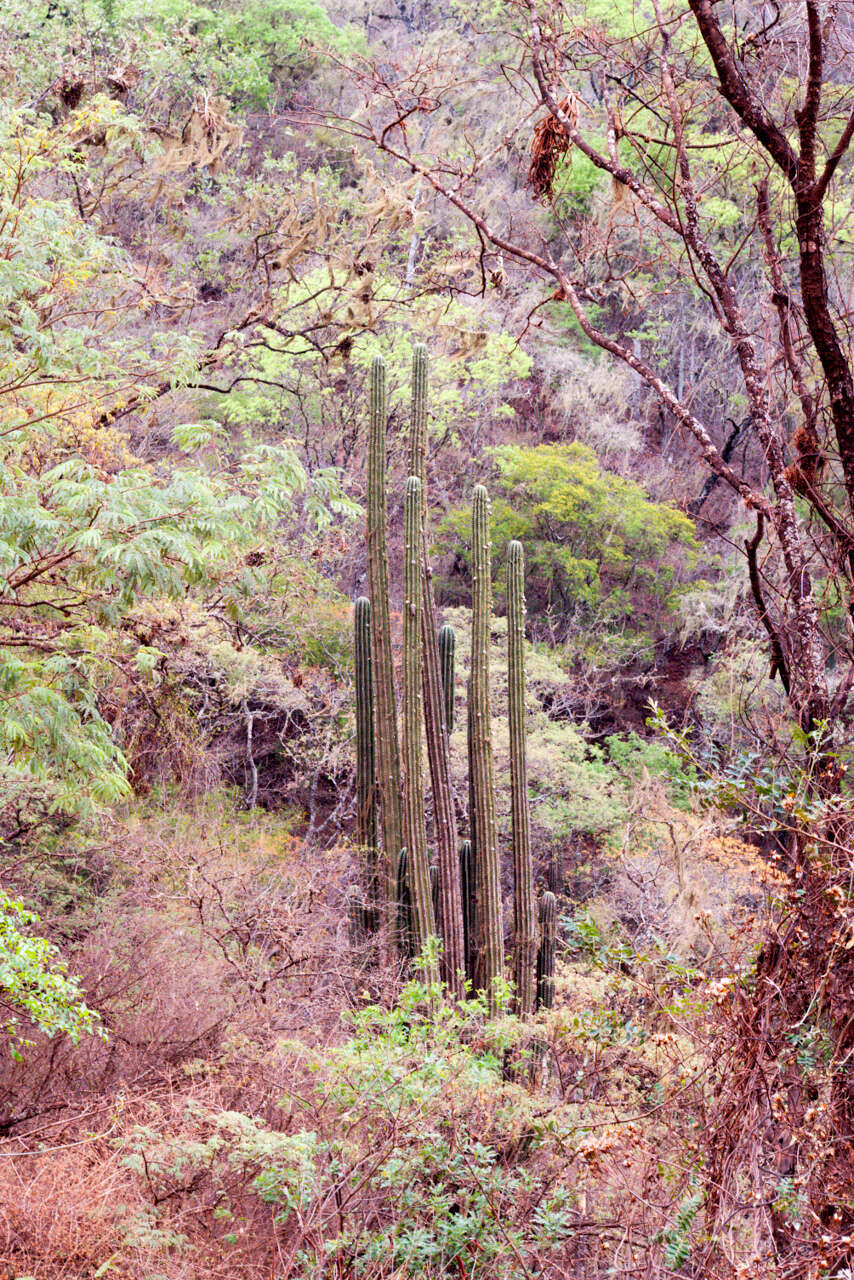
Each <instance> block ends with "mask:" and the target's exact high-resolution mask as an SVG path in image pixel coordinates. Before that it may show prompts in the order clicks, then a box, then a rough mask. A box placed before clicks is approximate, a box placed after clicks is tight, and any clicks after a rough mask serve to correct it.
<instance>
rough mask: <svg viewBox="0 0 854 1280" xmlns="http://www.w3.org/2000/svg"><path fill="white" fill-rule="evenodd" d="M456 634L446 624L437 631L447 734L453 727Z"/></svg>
mask: <svg viewBox="0 0 854 1280" xmlns="http://www.w3.org/2000/svg"><path fill="white" fill-rule="evenodd" d="M456 646H457V633H456V631H455V630H454V628H453V627H449V626H448V625H447V624H446V625H445V626H444V627H442V628H441V629H440V631H439V670H440V672H441V675H442V693H443V694H444V696H445V728H446V729H447V730H448V733H450V732H451V730H452V729H453V727H454V651H455V649H456Z"/></svg>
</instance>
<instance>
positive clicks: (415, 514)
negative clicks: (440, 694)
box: [403, 476, 436, 981]
mask: <svg viewBox="0 0 854 1280" xmlns="http://www.w3.org/2000/svg"><path fill="white" fill-rule="evenodd" d="M403 548H404V550H403V762H404V770H405V785H404V824H403V829H404V834H405V837H406V850H407V876H408V880H409V892H410V895H411V899H412V932H413V939H414V944H415V949H416V951H417V952H418V954H421V953H423V951H424V948H425V947H426V945H427V940H428V938H430V937H432V936H433V935H434V934H435V932H436V925H435V921H434V919H433V903H432V899H431V896H430V871H429V864H428V861H427V822H426V817H425V813H424V774H423V767H422V760H421V481H420V480H419V479H418V477H417V476H410V477H409V479H408V480H407V482H406V499H405V504H404V531H403ZM425 977H426V979H427V980H428V981H433V980H435V977H436V975H434V974H425Z"/></svg>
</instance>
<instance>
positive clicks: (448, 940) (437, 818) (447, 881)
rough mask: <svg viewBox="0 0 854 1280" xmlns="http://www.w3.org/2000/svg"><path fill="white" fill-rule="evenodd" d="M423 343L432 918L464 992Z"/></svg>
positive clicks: (420, 425) (447, 966) (419, 415)
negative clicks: (434, 877) (434, 870)
mask: <svg viewBox="0 0 854 1280" xmlns="http://www.w3.org/2000/svg"><path fill="white" fill-rule="evenodd" d="M427 363H428V362H427V348H426V347H425V346H424V345H423V343H418V344H417V345H416V347H415V349H414V351H413V356H412V416H411V424H410V438H409V446H410V455H409V470H410V475H411V476H413V477H417V479H418V480H419V481H420V506H419V511H420V528H419V534H420V547H421V550H420V556H419V566H420V581H421V602H420V603H421V640H422V669H421V680H422V693H423V699H424V728H425V733H426V737H427V757H428V760H429V764H430V781H431V786H432V790H433V821H434V826H435V836H436V852H437V862H438V868H439V870H438V876H439V887H438V899H437V900H438V904H439V909H438V913H437V916H436V923H437V924H438V926H439V932H440V933H441V936H442V942H443V949H442V977H443V978H444V980H445V982H446V984H447V986H448V989H449V991H451V992H452V993H453V994H454V995H457V996H461V995H462V994H463V978H464V965H465V957H464V950H465V944H464V939H463V917H462V902H461V899H460V885H459V866H458V853H457V823H456V815H455V813H454V797H453V791H452V788H451V761H450V749H449V745H448V727H447V722H446V719H445V691H444V687H443V684H442V674H441V668H440V660H439V647H438V642H437V637H436V604H435V601H434V599H433V581H432V572H431V569H430V565H429V563H428V556H427V550H428V538H427V497H426V494H427V475H426V471H427V468H426V453H427Z"/></svg>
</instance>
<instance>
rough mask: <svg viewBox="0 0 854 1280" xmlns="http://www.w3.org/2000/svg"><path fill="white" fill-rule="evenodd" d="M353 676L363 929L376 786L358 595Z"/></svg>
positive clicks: (372, 889)
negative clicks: (363, 903) (354, 682)
mask: <svg viewBox="0 0 854 1280" xmlns="http://www.w3.org/2000/svg"><path fill="white" fill-rule="evenodd" d="M353 656H354V666H355V676H356V802H357V805H358V812H357V814H356V832H357V839H358V841H359V856H360V858H361V862H362V881H363V892H364V900H365V928H366V930H367V931H368V932H369V933H373V932H375V931H376V929H377V927H378V925H379V918H378V912H377V898H378V892H379V885H378V883H377V789H376V763H375V758H374V680H373V670H372V661H371V602H370V600H368V599H367V597H366V596H360V597H359V599H358V600H357V601H356V605H355V608H354V610H353Z"/></svg>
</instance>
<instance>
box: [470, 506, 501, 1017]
mask: <svg viewBox="0 0 854 1280" xmlns="http://www.w3.org/2000/svg"><path fill="white" fill-rule="evenodd" d="M491 618H492V571H491V557H490V542H489V495H488V494H487V492H486V489H485V488H484V487H483V485H481V484H479V485H476V486H475V490H474V494H473V498H472V640H471V738H472V743H471V754H472V766H473V768H472V791H473V796H474V824H473V825H474V831H475V833H476V846H475V847H476V855H477V861H476V879H477V939H476V948H475V975H476V976H475V981H476V984H477V987H478V988H483V989H484V990H485V991H486V992H487V995H488V998H489V1006H490V1010H491V1011H492V1012H494V1011H495V1007H496V997H497V990H496V988H497V985H498V984H499V983H500V980H501V978H502V976H503V969H504V931H503V927H502V920H501V877H500V868H499V862H498V835H497V832H496V825H495V793H494V785H493V765H492V728H491V717H490V710H489V639H490V622H491Z"/></svg>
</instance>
